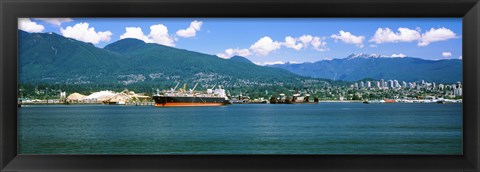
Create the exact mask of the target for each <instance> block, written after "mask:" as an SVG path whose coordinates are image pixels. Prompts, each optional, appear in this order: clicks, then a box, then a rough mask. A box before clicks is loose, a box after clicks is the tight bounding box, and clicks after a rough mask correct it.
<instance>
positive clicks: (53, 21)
mask: <svg viewBox="0 0 480 172" xmlns="http://www.w3.org/2000/svg"><path fill="white" fill-rule="evenodd" d="M35 20H41V21H44V22H46V23H50V24H53V25H55V26H57V27H58V26H60V25H62V23H65V22H71V21H73V20H72V19H71V18H35Z"/></svg>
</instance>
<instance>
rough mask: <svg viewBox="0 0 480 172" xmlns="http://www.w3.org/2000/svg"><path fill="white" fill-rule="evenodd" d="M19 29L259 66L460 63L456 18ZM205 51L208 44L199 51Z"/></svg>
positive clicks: (77, 21) (92, 22) (96, 23)
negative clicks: (371, 58)
mask: <svg viewBox="0 0 480 172" xmlns="http://www.w3.org/2000/svg"><path fill="white" fill-rule="evenodd" d="M19 29H20V30H23V31H27V32H31V33H32V32H55V33H57V34H59V35H63V36H65V37H69V38H73V39H76V40H79V41H83V42H88V43H92V44H93V45H95V46H97V47H100V48H102V47H104V46H105V45H108V44H110V43H113V42H115V41H118V40H120V39H125V38H136V39H140V40H143V41H144V42H148V43H157V44H162V45H166V46H171V47H175V48H180V49H187V50H192V51H198V52H202V53H206V54H212V55H217V56H219V57H221V58H229V57H231V56H233V55H240V56H244V57H246V58H248V59H249V60H251V61H253V62H255V63H257V64H260V65H265V64H279V63H285V62H290V63H302V62H315V61H320V60H324V59H332V58H345V57H347V56H348V55H350V54H352V53H367V54H380V55H383V56H386V57H405V56H409V57H419V58H424V59H429V60H438V59H461V56H462V51H461V46H462V45H461V40H462V39H461V36H462V31H461V29H462V24H461V18H444V19H438V18H435V19H433V18H415V19H413V18H410V19H407V18H396V19H391V18H389V19H387V18H373V19H366V18H363V19H348V18H318V19H264V18H257V19H253V18H252V19H245V18H244V19H226V18H48V19H47V18H43V19H38V18H20V19H19ZM205 45H208V46H205Z"/></svg>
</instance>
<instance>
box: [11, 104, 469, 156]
mask: <svg viewBox="0 0 480 172" xmlns="http://www.w3.org/2000/svg"><path fill="white" fill-rule="evenodd" d="M18 112H19V113H18V115H19V116H18V117H19V118H18V119H19V120H18V142H19V147H18V149H19V150H18V152H19V154H394V155H397V154H444V155H452V154H454V155H459V154H462V153H463V152H462V104H400V103H397V104H362V103H319V104H272V105H271V104H242V105H229V106H223V107H189V108H185V107H182V108H158V107H153V106H115V105H43V106H42V105H30V106H27V107H22V108H19V111H18Z"/></svg>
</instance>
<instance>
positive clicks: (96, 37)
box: [60, 23, 112, 44]
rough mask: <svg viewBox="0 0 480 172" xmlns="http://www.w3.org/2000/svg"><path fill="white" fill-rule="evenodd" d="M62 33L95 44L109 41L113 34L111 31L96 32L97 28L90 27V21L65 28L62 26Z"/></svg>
mask: <svg viewBox="0 0 480 172" xmlns="http://www.w3.org/2000/svg"><path fill="white" fill-rule="evenodd" d="M60 33H62V35H63V36H65V37H68V38H73V39H76V40H79V41H83V42H88V43H93V44H98V43H99V42H101V41H104V42H108V41H110V37H111V36H112V32H110V31H105V32H96V31H95V28H93V27H89V24H88V23H78V24H76V25H74V26H73V27H72V26H68V27H67V28H65V29H63V28H60Z"/></svg>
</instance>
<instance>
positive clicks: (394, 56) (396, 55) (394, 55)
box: [390, 53, 407, 58]
mask: <svg viewBox="0 0 480 172" xmlns="http://www.w3.org/2000/svg"><path fill="white" fill-rule="evenodd" d="M390 57H393V58H397V57H398V58H404V57H407V55H405V54H402V53H400V54H392V55H391V56H390Z"/></svg>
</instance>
